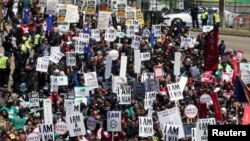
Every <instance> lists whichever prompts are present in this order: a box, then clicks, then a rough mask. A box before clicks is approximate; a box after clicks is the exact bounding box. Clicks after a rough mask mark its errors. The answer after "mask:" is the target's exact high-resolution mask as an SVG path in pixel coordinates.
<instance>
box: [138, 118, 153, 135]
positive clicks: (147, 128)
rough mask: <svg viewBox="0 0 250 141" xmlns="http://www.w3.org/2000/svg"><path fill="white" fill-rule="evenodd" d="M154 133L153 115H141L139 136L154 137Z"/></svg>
mask: <svg viewBox="0 0 250 141" xmlns="http://www.w3.org/2000/svg"><path fill="white" fill-rule="evenodd" d="M153 135H154V128H153V119H152V117H139V137H152V136H153Z"/></svg>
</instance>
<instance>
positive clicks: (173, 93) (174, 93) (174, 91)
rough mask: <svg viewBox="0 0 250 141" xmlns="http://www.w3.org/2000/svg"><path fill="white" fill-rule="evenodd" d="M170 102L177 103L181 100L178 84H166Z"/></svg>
mask: <svg viewBox="0 0 250 141" xmlns="http://www.w3.org/2000/svg"><path fill="white" fill-rule="evenodd" d="M167 88H168V93H169V98H170V101H177V100H181V99H183V95H182V92H181V88H180V84H179V83H172V84H167Z"/></svg>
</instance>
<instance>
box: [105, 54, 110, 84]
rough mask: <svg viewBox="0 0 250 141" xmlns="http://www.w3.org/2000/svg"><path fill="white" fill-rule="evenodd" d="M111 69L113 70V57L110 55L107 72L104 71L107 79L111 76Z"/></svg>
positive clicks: (106, 65)
mask: <svg viewBox="0 0 250 141" xmlns="http://www.w3.org/2000/svg"><path fill="white" fill-rule="evenodd" d="M111 71H112V57H111V56H108V57H107V60H106V64H105V73H104V77H105V79H108V78H109V77H110V76H111Z"/></svg>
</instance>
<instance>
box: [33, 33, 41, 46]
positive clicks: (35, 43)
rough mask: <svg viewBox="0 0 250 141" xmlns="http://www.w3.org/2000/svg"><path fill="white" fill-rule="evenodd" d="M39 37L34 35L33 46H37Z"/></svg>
mask: <svg viewBox="0 0 250 141" xmlns="http://www.w3.org/2000/svg"><path fill="white" fill-rule="evenodd" d="M40 37H41V35H40V34H36V35H35V37H34V45H38V44H39V39H40Z"/></svg>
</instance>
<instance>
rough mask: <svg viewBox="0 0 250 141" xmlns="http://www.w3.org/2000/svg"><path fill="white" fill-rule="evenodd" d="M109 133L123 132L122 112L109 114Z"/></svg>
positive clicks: (109, 112)
mask: <svg viewBox="0 0 250 141" xmlns="http://www.w3.org/2000/svg"><path fill="white" fill-rule="evenodd" d="M107 131H112V132H114V131H122V127H121V111H108V112H107Z"/></svg>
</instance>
